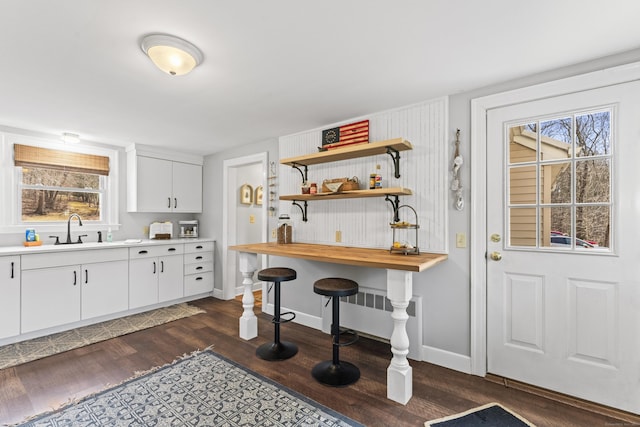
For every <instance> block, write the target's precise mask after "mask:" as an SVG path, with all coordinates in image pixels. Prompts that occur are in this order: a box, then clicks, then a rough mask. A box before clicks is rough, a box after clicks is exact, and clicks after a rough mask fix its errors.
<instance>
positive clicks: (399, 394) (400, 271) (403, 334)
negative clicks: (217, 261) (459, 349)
mask: <svg viewBox="0 0 640 427" xmlns="http://www.w3.org/2000/svg"><path fill="white" fill-rule="evenodd" d="M229 249H231V250H234V251H238V252H239V253H240V254H239V255H240V257H239V258H240V259H239V261H240V272H241V273H242V276H243V277H244V280H243V281H242V284H243V285H244V295H243V297H242V306H243V308H244V312H243V313H242V316H241V317H240V337H241V338H243V339H246V340H249V339H252V338H255V337H257V336H258V320H257V318H256V316H255V313H254V312H253V304H254V298H253V293H252V289H253V279H252V277H253V274H254V272H255V271H256V269H257V265H258V258H257V254H265V255H275V256H281V257H288V258H301V259H306V260H311V261H319V262H330V263H334V264H346V265H355V266H359V267H370V268H384V269H386V270H387V297H388V298H389V300H390V301H391V305H392V306H393V312H392V313H391V318H392V320H393V332H392V334H391V352H392V353H393V356H392V358H391V363H390V364H389V367H388V368H387V398H388V399H391V400H393V401H395V402H399V403H402V404H403V405H406V404H407V402H408V401H409V399H411V396H412V394H413V378H412V370H411V366H410V365H409V361H408V360H407V354H408V353H409V335H408V334H407V329H406V325H407V320H408V319H409V315H408V314H407V310H406V309H407V306H408V305H409V300H410V299H411V296H412V294H413V273H419V272H421V271H424V270H426V269H428V268H431V267H433V266H434V265H436V264H438V263H440V262H442V261H444V260H446V259H447V255H445V254H433V253H421V254H417V255H403V254H391V253H389V250H388V249H368V248H354V247H347V246H334V245H318V244H311V243H289V244H278V243H273V242H272V243H250V244H246V245H236V246H230V247H229Z"/></svg>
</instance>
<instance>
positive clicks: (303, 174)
mask: <svg viewBox="0 0 640 427" xmlns="http://www.w3.org/2000/svg"><path fill="white" fill-rule="evenodd" d="M302 166H304V172H302V169H300V168H299V167H298V165H297V164H295V163H294V164H292V165H291V167H292V168H294V169H298V172H300V175H302V183H303V184H304V183H305V182H307V172H308V171H307V165H302ZM305 221H306V220H305Z"/></svg>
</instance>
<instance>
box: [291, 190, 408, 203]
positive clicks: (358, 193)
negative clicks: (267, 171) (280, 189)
mask: <svg viewBox="0 0 640 427" xmlns="http://www.w3.org/2000/svg"><path fill="white" fill-rule="evenodd" d="M411 194H413V193H412V192H411V190H409V189H408V188H404V187H393V188H378V189H376V190H349V191H338V192H335V193H318V194H288V195H285V196H280V200H294V201H295V200H299V201H304V200H330V199H361V198H364V197H385V196H410V195H411Z"/></svg>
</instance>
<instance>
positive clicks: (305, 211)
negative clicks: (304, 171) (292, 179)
mask: <svg viewBox="0 0 640 427" xmlns="http://www.w3.org/2000/svg"><path fill="white" fill-rule="evenodd" d="M305 168H306V166H305ZM293 206H297V207H299V208H300V212H302V221H304V222H307V201H306V200H305V201H304V209H303V208H302V206H300V205H299V204H298V202H297V201H296V200H294V201H293Z"/></svg>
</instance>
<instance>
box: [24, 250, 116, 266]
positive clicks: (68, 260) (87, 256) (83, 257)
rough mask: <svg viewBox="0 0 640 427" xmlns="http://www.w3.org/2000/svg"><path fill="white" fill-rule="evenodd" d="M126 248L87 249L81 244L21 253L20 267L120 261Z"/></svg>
mask: <svg viewBox="0 0 640 427" xmlns="http://www.w3.org/2000/svg"><path fill="white" fill-rule="evenodd" d="M127 255H128V253H127V249H126V248H117V249H89V250H83V249H82V245H78V249H77V250H75V248H74V250H72V251H60V252H47V253H41V254H28V255H22V269H23V270H32V269H36V268H49V267H59V266H63V265H78V264H88V263H93V262H107V261H120V260H126V259H127Z"/></svg>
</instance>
